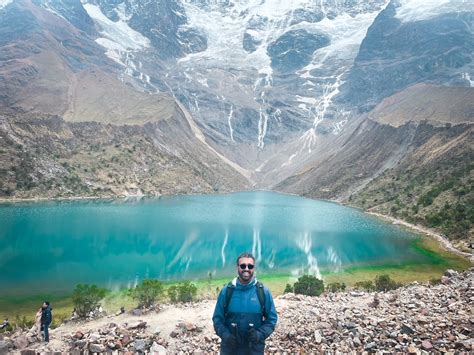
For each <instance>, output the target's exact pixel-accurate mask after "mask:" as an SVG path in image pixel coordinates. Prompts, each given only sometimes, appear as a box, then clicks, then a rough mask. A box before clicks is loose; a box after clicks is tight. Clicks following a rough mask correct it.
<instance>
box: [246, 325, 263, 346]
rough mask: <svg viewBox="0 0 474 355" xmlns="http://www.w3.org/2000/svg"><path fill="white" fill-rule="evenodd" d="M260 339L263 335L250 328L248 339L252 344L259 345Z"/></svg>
mask: <svg viewBox="0 0 474 355" xmlns="http://www.w3.org/2000/svg"><path fill="white" fill-rule="evenodd" d="M260 337H261V335H260V334H259V333H258V332H257V331H256V330H255V328H254V327H250V328H249V330H248V332H247V338H248V340H249V342H250V343H252V344H257V343H258V342H260Z"/></svg>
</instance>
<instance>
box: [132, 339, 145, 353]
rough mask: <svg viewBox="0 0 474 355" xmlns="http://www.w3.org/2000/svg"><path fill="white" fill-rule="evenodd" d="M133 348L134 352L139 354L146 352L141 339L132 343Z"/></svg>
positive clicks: (143, 341)
mask: <svg viewBox="0 0 474 355" xmlns="http://www.w3.org/2000/svg"><path fill="white" fill-rule="evenodd" d="M133 348H134V349H135V351H136V352H139V353H144V352H145V350H146V342H145V340H143V339H137V340H135V342H134V343H133Z"/></svg>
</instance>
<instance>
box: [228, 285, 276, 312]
mask: <svg viewBox="0 0 474 355" xmlns="http://www.w3.org/2000/svg"><path fill="white" fill-rule="evenodd" d="M256 286H257V296H258V301H259V302H260V307H262V315H263V317H264V318H267V309H266V307H265V291H264V289H263V284H262V283H261V282H260V281H257V283H256ZM226 287H227V291H226V293H225V300H224V315H225V316H226V317H227V314H228V308H229V303H230V300H231V298H232V295H233V294H234V289H235V286H234V285H233V284H232V282H229V283H228V284H227V286H226Z"/></svg>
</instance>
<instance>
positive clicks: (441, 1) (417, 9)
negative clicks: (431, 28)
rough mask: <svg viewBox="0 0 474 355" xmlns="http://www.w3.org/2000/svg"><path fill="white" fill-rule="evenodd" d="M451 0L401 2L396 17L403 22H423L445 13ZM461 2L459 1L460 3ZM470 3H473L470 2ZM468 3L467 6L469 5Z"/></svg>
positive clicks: (404, 0) (403, 0)
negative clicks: (444, 8)
mask: <svg viewBox="0 0 474 355" xmlns="http://www.w3.org/2000/svg"><path fill="white" fill-rule="evenodd" d="M451 2H454V1H450V0H401V1H400V5H401V6H400V7H398V8H397V12H396V14H395V17H396V18H398V19H399V20H401V21H403V22H412V21H421V20H426V19H429V18H431V17H434V16H437V15H439V14H441V13H443V7H444V5H446V4H449V3H451ZM458 2H459V1H458ZM469 2H472V0H471V1H469ZM469 2H468V1H466V4H468V3H469Z"/></svg>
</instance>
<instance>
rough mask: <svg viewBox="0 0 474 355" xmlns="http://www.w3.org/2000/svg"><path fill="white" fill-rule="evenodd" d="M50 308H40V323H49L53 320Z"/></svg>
mask: <svg viewBox="0 0 474 355" xmlns="http://www.w3.org/2000/svg"><path fill="white" fill-rule="evenodd" d="M51 311H52V308H51V306H48V307H46V308H43V309H42V310H41V324H48V325H49V324H51V321H52V320H53V315H52V314H51Z"/></svg>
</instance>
